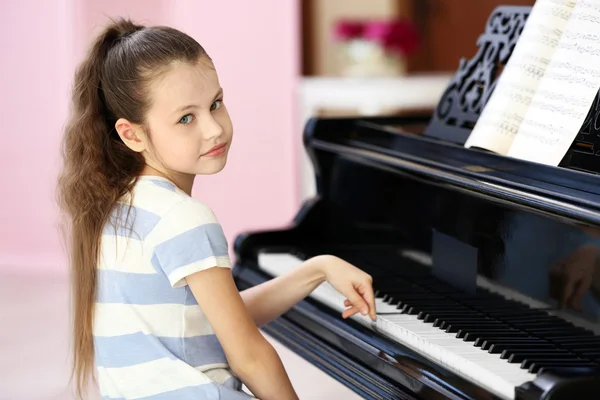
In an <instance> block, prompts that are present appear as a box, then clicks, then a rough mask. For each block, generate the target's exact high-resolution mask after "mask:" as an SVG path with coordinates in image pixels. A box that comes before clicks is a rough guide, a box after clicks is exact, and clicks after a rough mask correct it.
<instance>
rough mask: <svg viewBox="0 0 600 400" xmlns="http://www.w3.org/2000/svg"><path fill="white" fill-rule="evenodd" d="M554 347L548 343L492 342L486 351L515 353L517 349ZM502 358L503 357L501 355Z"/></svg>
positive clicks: (550, 348)
mask: <svg viewBox="0 0 600 400" xmlns="http://www.w3.org/2000/svg"><path fill="white" fill-rule="evenodd" d="M553 349H556V346H552V345H551V344H548V343H543V342H540V343H535V344H534V343H512V344H510V343H504V344H501V343H494V344H492V345H491V346H490V347H489V350H488V352H489V353H492V354H504V352H507V354H512V353H516V352H519V351H527V350H553ZM502 358H504V357H502Z"/></svg>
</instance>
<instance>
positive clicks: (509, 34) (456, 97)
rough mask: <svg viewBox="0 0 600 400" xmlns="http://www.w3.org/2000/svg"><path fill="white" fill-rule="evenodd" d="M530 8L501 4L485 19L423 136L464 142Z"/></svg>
mask: <svg viewBox="0 0 600 400" xmlns="http://www.w3.org/2000/svg"><path fill="white" fill-rule="evenodd" d="M530 12H531V7H514V6H513V7H510V6H501V7H498V8H496V9H495V10H494V11H493V12H492V14H491V15H490V17H489V18H488V20H487V23H486V26H485V31H484V33H483V34H482V35H481V36H480V37H479V39H478V40H477V46H478V51H477V54H475V56H474V57H473V58H471V59H469V60H466V59H461V60H460V64H459V68H458V71H457V72H456V74H455V75H454V77H453V79H452V81H451V82H450V84H449V85H448V88H447V89H446V91H445V92H444V93H443V95H442V97H441V99H440V101H439V103H438V105H437V107H436V109H435V111H434V113H433V116H432V119H431V121H430V122H429V126H428V127H427V129H426V131H425V135H427V136H432V137H437V138H439V139H443V140H447V141H450V142H455V143H457V144H464V143H465V142H466V140H467V138H468V137H469V134H470V133H471V130H472V129H473V127H474V126H475V122H477V119H478V118H479V116H480V114H481V111H482V110H483V107H484V106H485V104H486V103H487V101H488V99H489V98H490V95H491V94H492V92H493V90H494V87H495V86H496V81H497V78H498V76H499V74H500V72H501V69H502V67H504V65H506V62H507V61H508V59H509V57H510V55H511V54H512V51H513V49H514V47H515V45H516V43H517V40H518V39H519V36H520V35H521V32H522V31H523V27H524V26H525V22H526V20H527V17H528V16H529V13H530Z"/></svg>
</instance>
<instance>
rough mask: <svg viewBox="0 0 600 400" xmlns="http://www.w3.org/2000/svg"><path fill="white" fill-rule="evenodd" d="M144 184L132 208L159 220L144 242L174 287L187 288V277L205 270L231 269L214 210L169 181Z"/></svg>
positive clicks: (135, 192)
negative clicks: (146, 210)
mask: <svg viewBox="0 0 600 400" xmlns="http://www.w3.org/2000/svg"><path fill="white" fill-rule="evenodd" d="M145 181H147V182H144V181H142V182H140V183H139V185H138V186H137V187H136V190H135V191H134V199H133V204H134V205H135V206H136V207H137V206H141V205H143V206H144V207H145V208H146V209H149V210H150V212H152V213H154V214H155V215H156V216H157V220H156V223H154V224H153V226H152V229H151V231H150V232H149V234H148V235H147V237H146V239H145V242H146V246H147V248H150V249H151V250H152V254H153V263H154V264H155V267H158V268H160V269H162V270H163V271H164V272H165V274H166V275H167V277H168V278H169V281H170V282H171V285H172V286H174V287H177V286H181V285H184V284H185V279H184V278H185V276H187V275H188V274H190V273H194V272H197V271H201V270H203V269H206V268H211V267H215V266H217V267H226V268H230V267H231V264H230V261H229V254H228V247H229V246H228V242H227V239H226V237H225V234H224V232H223V229H222V228H221V225H220V224H219V221H218V220H217V217H216V216H215V214H214V212H213V211H212V209H211V208H210V207H209V206H207V205H206V204H205V203H203V202H202V201H200V200H198V199H196V198H193V197H190V196H188V195H187V194H186V193H185V192H182V191H180V190H179V189H177V188H176V187H174V185H173V187H171V186H170V185H169V183H170V182H168V181H166V180H165V181H162V180H159V181H158V182H153V178H149V179H145ZM153 185H154V186H153Z"/></svg>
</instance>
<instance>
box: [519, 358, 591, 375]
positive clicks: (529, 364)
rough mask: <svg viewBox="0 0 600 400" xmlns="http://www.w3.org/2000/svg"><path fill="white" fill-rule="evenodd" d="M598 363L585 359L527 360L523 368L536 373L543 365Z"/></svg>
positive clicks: (562, 365) (584, 365)
mask: <svg viewBox="0 0 600 400" xmlns="http://www.w3.org/2000/svg"><path fill="white" fill-rule="evenodd" d="M596 366H597V364H594V363H591V362H587V363H586V362H585V361H581V362H578V361H568V360H560V359H558V360H537V361H530V360H525V361H523V362H522V363H521V368H522V369H526V370H528V371H529V372H531V373H532V374H536V373H537V372H538V371H539V369H540V368H542V367H577V368H581V367H596Z"/></svg>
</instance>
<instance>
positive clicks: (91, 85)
mask: <svg viewBox="0 0 600 400" xmlns="http://www.w3.org/2000/svg"><path fill="white" fill-rule="evenodd" d="M232 131H233V130H232V124H231V121H230V119H229V115H228V113H227V109H226V107H225V104H224V102H223V89H222V88H221V86H220V84H219V80H218V77H217V73H216V71H215V67H214V65H213V64H212V61H211V59H210V58H209V56H208V55H207V54H206V52H205V51H204V49H203V48H202V47H201V46H200V45H199V44H198V43H197V42H196V41H195V40H194V39H192V38H191V37H189V36H187V35H185V34H183V33H181V32H179V31H177V30H175V29H172V28H168V27H144V26H140V25H135V24H133V23H132V22H130V21H128V20H119V21H116V22H113V23H112V24H111V25H109V26H108V27H106V28H105V30H104V32H103V33H102V34H101V35H100V36H99V37H98V38H97V39H96V41H95V43H94V44H93V45H92V47H91V49H90V51H89V54H88V55H87V58H86V59H85V60H84V61H83V63H82V64H81V65H80V66H79V68H78V70H77V73H76V75H75V85H74V89H73V113H72V116H71V117H70V120H69V123H68V125H67V127H66V132H65V141H64V154H63V157H64V170H63V172H62V174H61V177H60V181H59V194H60V200H61V206H62V208H63V210H64V211H65V213H66V214H67V216H68V217H69V219H68V220H69V222H70V225H69V233H70V237H71V239H70V252H71V254H70V255H71V263H72V276H73V289H74V327H73V330H74V377H75V378H76V381H77V382H76V383H77V390H78V395H79V397H85V394H84V393H85V388H86V383H88V381H89V379H90V378H95V380H97V382H98V385H99V388H100V392H101V394H102V396H103V397H102V399H103V400H122V399H147V400H165V399H177V400H200V399H223V400H225V399H232V400H233V399H245V398H250V396H249V395H247V394H246V393H245V392H243V391H242V389H241V386H242V385H241V383H242V382H243V383H244V384H245V385H246V386H247V387H248V388H249V389H250V391H251V392H252V393H253V394H254V395H255V396H257V397H258V398H261V399H280V400H281V399H295V398H297V396H296V394H295V393H294V389H293V388H292V385H291V384H290V381H289V379H288V377H287V375H286V372H285V370H284V368H283V366H282V363H281V361H280V359H279V357H278V355H277V354H276V352H275V351H274V349H273V347H272V346H271V345H270V344H269V343H268V342H267V341H266V340H265V338H264V337H263V336H262V335H261V333H260V332H259V330H258V328H257V327H260V326H261V325H262V324H265V323H268V322H269V321H271V320H273V319H274V318H277V317H278V316H280V315H281V314H282V313H284V312H286V311H287V310H288V309H289V308H290V307H292V306H293V305H294V304H295V303H297V302H298V301H300V300H301V299H303V298H304V297H306V296H308V295H309V294H310V292H311V291H312V290H314V289H315V288H316V287H317V286H318V285H319V284H320V283H322V282H324V281H329V282H330V283H331V284H332V285H333V286H334V287H335V288H336V289H337V290H339V291H340V293H342V294H343V295H345V296H346V297H347V299H348V300H346V307H348V308H347V309H346V310H345V311H344V312H343V314H342V316H343V317H344V318H347V317H349V316H351V315H353V314H355V313H357V312H361V313H362V314H363V315H370V317H371V318H373V319H374V318H375V308H374V299H373V290H372V286H371V277H370V276H369V275H367V274H366V273H364V272H363V271H360V270H359V269H357V268H355V267H354V266H352V265H350V264H348V263H346V262H344V261H342V260H340V259H339V258H336V257H333V256H325V255H324V256H319V257H315V258H313V259H310V260H308V261H307V262H306V263H304V264H303V265H302V266H301V267H299V268H298V269H297V270H295V271H293V272H291V273H289V274H287V275H284V276H281V277H278V278H276V279H273V280H271V281H269V282H267V283H265V284H263V285H260V286H257V287H254V288H252V289H249V290H246V291H243V292H242V293H240V292H238V290H237V289H236V286H235V284H234V281H233V279H232V274H231V264H230V260H229V257H228V245H227V242H226V239H225V235H224V234H223V231H222V229H221V227H220V225H219V223H218V221H217V218H216V217H215V215H214V214H213V212H212V211H211V210H210V208H209V207H207V206H206V205H205V204H203V203H202V202H200V201H199V200H197V199H195V198H193V197H191V195H190V193H191V191H192V184H193V182H194V177H195V175H198V174H215V173H217V172H219V171H221V170H222V169H223V167H224V166H225V163H226V160H227V153H228V151H229V149H230V146H231V142H232Z"/></svg>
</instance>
